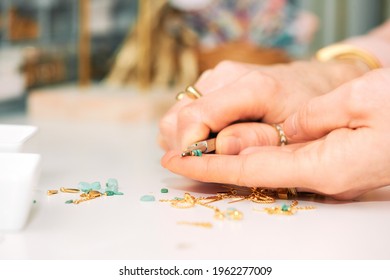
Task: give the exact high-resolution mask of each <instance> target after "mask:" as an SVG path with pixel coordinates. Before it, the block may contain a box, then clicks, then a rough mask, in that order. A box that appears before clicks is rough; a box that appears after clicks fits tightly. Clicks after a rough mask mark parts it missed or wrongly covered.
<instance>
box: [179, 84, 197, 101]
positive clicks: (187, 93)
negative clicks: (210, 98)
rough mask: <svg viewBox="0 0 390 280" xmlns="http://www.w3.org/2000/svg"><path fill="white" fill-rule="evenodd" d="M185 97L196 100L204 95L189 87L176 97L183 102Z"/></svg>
mask: <svg viewBox="0 0 390 280" xmlns="http://www.w3.org/2000/svg"><path fill="white" fill-rule="evenodd" d="M184 96H188V97H189V98H191V99H194V100H195V99H199V98H201V97H202V96H203V95H202V94H201V93H200V92H199V91H198V90H197V89H196V88H195V87H194V86H188V87H186V89H185V90H184V91H181V92H179V93H178V94H177V95H176V100H182V99H183V97H184Z"/></svg>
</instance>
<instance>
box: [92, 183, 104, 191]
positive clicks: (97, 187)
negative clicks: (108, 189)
mask: <svg viewBox="0 0 390 280" xmlns="http://www.w3.org/2000/svg"><path fill="white" fill-rule="evenodd" d="M101 187H102V186H101V185H100V183H99V182H93V183H91V188H92V189H93V190H95V191H97V190H100V189H101Z"/></svg>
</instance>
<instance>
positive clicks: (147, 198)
mask: <svg viewBox="0 0 390 280" xmlns="http://www.w3.org/2000/svg"><path fill="white" fill-rule="evenodd" d="M155 200H156V198H155V197H154V196H153V195H144V196H141V201H145V202H150V201H155Z"/></svg>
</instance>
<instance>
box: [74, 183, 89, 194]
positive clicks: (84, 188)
mask: <svg viewBox="0 0 390 280" xmlns="http://www.w3.org/2000/svg"><path fill="white" fill-rule="evenodd" d="M77 188H78V189H79V190H81V191H82V192H89V191H90V190H91V189H92V187H91V185H90V184H89V183H87V182H80V183H79V184H78V185H77Z"/></svg>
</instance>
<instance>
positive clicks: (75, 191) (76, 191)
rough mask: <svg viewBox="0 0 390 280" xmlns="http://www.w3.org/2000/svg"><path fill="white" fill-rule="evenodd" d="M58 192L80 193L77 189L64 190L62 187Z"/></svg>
mask: <svg viewBox="0 0 390 280" xmlns="http://www.w3.org/2000/svg"><path fill="white" fill-rule="evenodd" d="M60 191H61V192H64V193H78V192H80V190H79V189H71V188H64V187H62V188H60Z"/></svg>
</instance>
